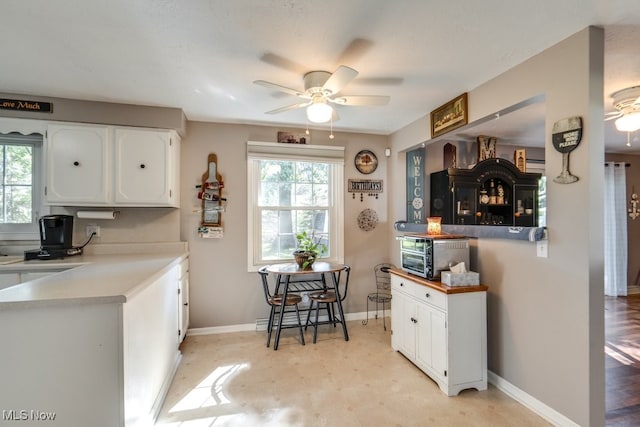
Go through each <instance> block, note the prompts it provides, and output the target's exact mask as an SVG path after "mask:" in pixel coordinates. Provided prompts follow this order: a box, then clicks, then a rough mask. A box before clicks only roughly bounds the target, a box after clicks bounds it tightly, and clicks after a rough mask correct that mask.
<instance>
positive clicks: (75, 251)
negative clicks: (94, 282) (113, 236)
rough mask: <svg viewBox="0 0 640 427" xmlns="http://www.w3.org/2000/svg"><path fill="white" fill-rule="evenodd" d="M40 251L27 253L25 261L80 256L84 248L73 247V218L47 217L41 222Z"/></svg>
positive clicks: (62, 216) (61, 216) (67, 216)
mask: <svg viewBox="0 0 640 427" xmlns="http://www.w3.org/2000/svg"><path fill="white" fill-rule="evenodd" d="M39 228H40V249H34V250H31V251H26V252H25V253H24V259H25V260H30V259H56V258H64V257H66V256H71V255H79V254H81V253H82V248H74V247H73V216H72V215H45V216H43V217H41V218H40V220H39Z"/></svg>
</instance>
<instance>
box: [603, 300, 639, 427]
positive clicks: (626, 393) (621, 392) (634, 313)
mask: <svg viewBox="0 0 640 427" xmlns="http://www.w3.org/2000/svg"><path fill="white" fill-rule="evenodd" d="M604 306H605V312H604V316H605V380H606V411H607V412H606V424H607V426H637V425H640V295H637V294H636V295H630V296H628V297H617V298H615V297H605V302H604Z"/></svg>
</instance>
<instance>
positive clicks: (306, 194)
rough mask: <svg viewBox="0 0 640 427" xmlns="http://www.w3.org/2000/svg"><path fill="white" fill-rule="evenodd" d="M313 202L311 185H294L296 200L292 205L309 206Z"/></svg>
mask: <svg viewBox="0 0 640 427" xmlns="http://www.w3.org/2000/svg"><path fill="white" fill-rule="evenodd" d="M312 202H313V185H312V184H298V185H296V200H295V202H294V206H311V204H312Z"/></svg>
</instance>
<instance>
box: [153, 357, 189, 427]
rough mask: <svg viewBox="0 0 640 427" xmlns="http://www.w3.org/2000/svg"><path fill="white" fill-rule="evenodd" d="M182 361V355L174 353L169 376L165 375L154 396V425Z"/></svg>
mask: <svg viewBox="0 0 640 427" xmlns="http://www.w3.org/2000/svg"><path fill="white" fill-rule="evenodd" d="M181 361H182V353H180V352H179V351H178V352H176V357H175V358H174V360H173V365H172V366H171V375H167V376H166V377H165V379H164V381H163V383H162V386H161V387H160V391H159V393H158V395H157V396H156V400H155V402H153V406H152V407H151V413H150V415H151V422H152V423H155V422H156V420H157V419H158V416H159V415H160V411H161V410H162V405H164V401H165V399H166V398H167V394H168V393H169V388H170V387H171V384H172V383H173V378H174V377H175V376H176V372H177V371H178V366H180V362H181Z"/></svg>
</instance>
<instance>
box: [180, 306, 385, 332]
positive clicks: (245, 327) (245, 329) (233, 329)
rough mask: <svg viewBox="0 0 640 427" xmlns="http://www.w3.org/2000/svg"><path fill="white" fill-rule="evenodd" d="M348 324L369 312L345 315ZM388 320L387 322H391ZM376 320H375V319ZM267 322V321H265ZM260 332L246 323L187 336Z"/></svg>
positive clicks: (254, 325)
mask: <svg viewBox="0 0 640 427" xmlns="http://www.w3.org/2000/svg"><path fill="white" fill-rule="evenodd" d="M344 317H345V318H346V319H347V322H349V321H351V320H364V319H366V318H367V312H366V311H362V312H359V313H347V314H345V315H344ZM387 317H388V318H389V319H390V318H391V310H387ZM371 319H372V317H371V313H369V320H370V321H371ZM389 319H387V320H389ZM373 320H375V318H373ZM378 320H382V316H380V317H378ZM265 322H266V320H265ZM248 331H253V332H258V331H257V328H256V323H244V324H240V325H228V326H212V327H208V328H191V329H189V330H188V331H187V335H192V336H196V335H214V334H226V333H229V332H248Z"/></svg>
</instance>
